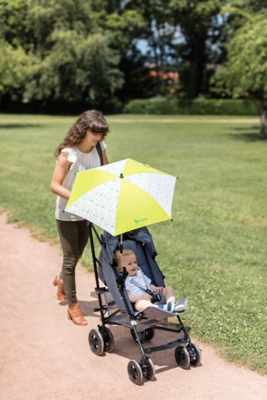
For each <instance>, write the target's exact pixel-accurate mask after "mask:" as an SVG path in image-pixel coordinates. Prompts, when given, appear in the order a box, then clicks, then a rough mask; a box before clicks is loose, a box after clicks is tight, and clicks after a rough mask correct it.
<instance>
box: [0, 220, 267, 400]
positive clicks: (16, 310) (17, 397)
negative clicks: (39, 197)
mask: <svg viewBox="0 0 267 400" xmlns="http://www.w3.org/2000/svg"><path fill="white" fill-rule="evenodd" d="M0 250H1V251H0V265H1V280H0V293H1V315H0V319H1V321H0V332H1V353H0V354H1V364H0V365H1V366H0V385H1V396H0V397H1V399H3V400H36V399H38V400H47V399H49V400H54V399H61V400H68V399H71V400H100V399H112V400H126V399H127V400H132V399H140V400H143V399H148V398H150V399H156V400H166V399H186V400H222V399H223V400H226V399H227V400H229V399H231V400H266V399H267V376H260V375H258V374H256V373H254V372H252V371H249V370H246V369H245V368H239V367H236V366H234V365H230V364H227V363H226V362H225V361H224V360H222V359H221V358H219V357H218V356H217V355H216V354H215V352H214V350H213V349H211V348H209V347H208V346H206V345H202V344H199V343H198V344H199V346H200V348H201V350H202V356H203V360H202V364H201V365H200V366H198V367H196V368H190V369H189V370H182V369H181V368H178V367H177V365H176V363H175V360H174V356H173V353H174V350H173V349H170V350H167V351H162V352H159V353H154V354H153V356H152V357H151V358H152V360H153V361H154V363H155V366H156V376H155V379H154V380H153V381H146V382H144V384H143V385H141V386H136V385H134V384H133V383H131V382H130V381H129V379H128V375H127V364H128V361H129V360H130V359H135V360H137V361H139V360H140V353H139V349H138V347H137V345H136V344H135V343H134V342H133V340H132V338H131V336H130V333H129V331H128V329H126V328H123V327H116V326H114V327H111V330H112V332H113V335H114V338H115V347H114V351H113V353H111V354H106V355H105V356H102V357H97V356H95V355H94V354H93V353H92V352H91V351H90V350H89V346H88V341H87V337H88V333H89V331H90V329H92V328H96V327H97V324H98V323H99V317H98V315H96V314H94V313H93V309H94V307H96V306H97V301H96V297H95V294H94V286H95V281H94V275H93V274H89V273H87V272H86V270H85V269H84V268H82V267H79V268H78V269H77V289H78V296H79V299H80V304H81V308H82V310H83V312H84V314H85V315H86V317H87V319H88V322H89V324H88V326H86V327H80V326H76V325H74V324H73V323H72V322H71V321H69V320H68V319H67V314H66V306H61V305H60V304H59V302H58V301H57V299H56V291H55V288H54V286H52V280H53V278H54V276H55V275H56V274H57V273H58V271H59V267H60V264H61V255H60V251H59V250H58V248H56V247H52V246H51V245H50V244H48V243H46V242H39V241H37V240H35V239H33V238H32V237H31V236H30V234H29V232H28V231H27V230H26V229H24V228H19V229H18V228H17V227H16V225H11V224H7V223H6V214H1V215H0ZM166 335H167V334H166V333H165V334H164V332H156V336H155V337H154V339H153V340H152V342H151V344H153V345H157V344H160V343H162V342H166V340H168V341H169V339H170V341H171V340H172V339H173V336H172V335H173V334H169V333H168V335H169V336H168V337H167V336H166Z"/></svg>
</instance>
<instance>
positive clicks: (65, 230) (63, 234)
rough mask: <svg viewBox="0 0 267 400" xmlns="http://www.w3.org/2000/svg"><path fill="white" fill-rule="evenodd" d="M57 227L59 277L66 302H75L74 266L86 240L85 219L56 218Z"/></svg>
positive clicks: (87, 230) (86, 227) (86, 226)
mask: <svg viewBox="0 0 267 400" xmlns="http://www.w3.org/2000/svg"><path fill="white" fill-rule="evenodd" d="M57 229H58V233H59V237H60V242H61V247H62V250H63V263H62V271H61V273H60V277H61V279H63V283H64V288H65V293H66V298H67V302H68V303H76V302H77V297H76V283H75V268H76V265H77V263H78V260H79V258H80V257H81V255H82V253H83V250H84V248H85V246H86V244H87V242H88V235H89V229H88V225H87V221H86V220H83V221H59V220H57Z"/></svg>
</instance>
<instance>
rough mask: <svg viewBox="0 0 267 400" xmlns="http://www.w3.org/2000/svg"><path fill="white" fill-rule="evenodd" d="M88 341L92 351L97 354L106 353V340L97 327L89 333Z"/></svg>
mask: <svg viewBox="0 0 267 400" xmlns="http://www.w3.org/2000/svg"><path fill="white" fill-rule="evenodd" d="M88 341H89V346H90V349H91V351H92V352H93V353H94V354H96V355H97V356H101V355H102V354H103V353H104V340H103V337H102V335H101V333H100V332H98V330H97V329H92V330H91V331H90V332H89V335H88Z"/></svg>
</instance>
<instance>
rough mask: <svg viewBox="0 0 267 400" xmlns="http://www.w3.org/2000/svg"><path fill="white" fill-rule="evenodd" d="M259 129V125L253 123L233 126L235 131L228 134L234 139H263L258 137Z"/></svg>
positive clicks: (254, 140)
mask: <svg viewBox="0 0 267 400" xmlns="http://www.w3.org/2000/svg"><path fill="white" fill-rule="evenodd" d="M259 129H260V126H259V125H253V126H250V127H235V128H233V131H236V133H229V136H231V137H232V138H233V139H235V140H243V141H245V142H257V141H263V139H260V138H259Z"/></svg>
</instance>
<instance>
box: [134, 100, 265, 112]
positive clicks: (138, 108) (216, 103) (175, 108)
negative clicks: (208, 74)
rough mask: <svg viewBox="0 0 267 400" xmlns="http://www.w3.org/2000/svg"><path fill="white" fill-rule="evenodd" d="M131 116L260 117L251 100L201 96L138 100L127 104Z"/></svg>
mask: <svg viewBox="0 0 267 400" xmlns="http://www.w3.org/2000/svg"><path fill="white" fill-rule="evenodd" d="M126 112H129V113H130V114H169V115H172V114H176V115H258V114H259V113H258V109H257V107H256V106H255V104H253V103H252V102H251V101H249V100H240V99H235V100H230V99H205V98H204V97H201V96H199V97H198V98H197V99H194V100H187V99H178V100H176V99H167V98H164V97H155V98H151V99H144V100H140V99H136V100H132V101H131V102H130V103H129V104H127V107H126Z"/></svg>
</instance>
